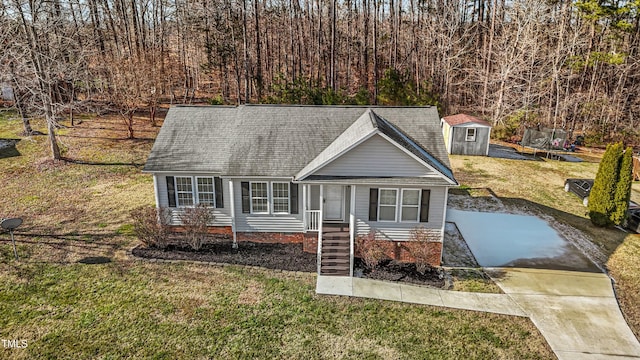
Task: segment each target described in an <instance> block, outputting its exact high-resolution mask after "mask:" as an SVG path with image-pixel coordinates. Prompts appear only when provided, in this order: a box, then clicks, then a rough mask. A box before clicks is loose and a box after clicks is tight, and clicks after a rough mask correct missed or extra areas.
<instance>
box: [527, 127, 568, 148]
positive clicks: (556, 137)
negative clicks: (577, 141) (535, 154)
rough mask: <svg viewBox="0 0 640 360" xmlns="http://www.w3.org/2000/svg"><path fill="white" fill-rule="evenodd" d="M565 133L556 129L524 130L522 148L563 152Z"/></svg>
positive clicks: (565, 139)
mask: <svg viewBox="0 0 640 360" xmlns="http://www.w3.org/2000/svg"><path fill="white" fill-rule="evenodd" d="M566 141H567V132H566V131H564V130H558V129H548V128H542V129H540V130H538V129H535V128H529V129H525V130H524V135H523V136H522V146H526V147H530V148H534V149H541V150H564V145H565V143H566Z"/></svg>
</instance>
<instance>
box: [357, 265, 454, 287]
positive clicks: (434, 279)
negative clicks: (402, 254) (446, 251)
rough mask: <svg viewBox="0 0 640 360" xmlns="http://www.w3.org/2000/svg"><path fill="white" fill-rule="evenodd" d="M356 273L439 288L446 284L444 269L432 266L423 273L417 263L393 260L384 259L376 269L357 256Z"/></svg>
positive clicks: (378, 278)
mask: <svg viewBox="0 0 640 360" xmlns="http://www.w3.org/2000/svg"><path fill="white" fill-rule="evenodd" d="M354 274H362V276H361V277H364V278H367V279H373V280H386V281H398V282H404V283H410V284H417V285H428V286H432V287H437V288H443V287H444V285H445V281H444V271H443V270H442V269H439V268H430V269H428V270H427V271H426V272H425V273H424V274H422V273H420V272H419V271H418V270H417V269H416V265H415V264H412V263H402V262H398V261H392V260H385V261H382V262H381V263H380V264H379V265H378V266H376V267H375V268H374V269H370V268H369V267H367V266H366V265H365V264H364V262H363V261H362V260H360V259H358V258H356V259H355V264H354Z"/></svg>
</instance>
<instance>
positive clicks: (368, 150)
mask: <svg viewBox="0 0 640 360" xmlns="http://www.w3.org/2000/svg"><path fill="white" fill-rule="evenodd" d="M314 174H315V175H333V176H373V177H375V176H385V177H386V176H391V175H393V176H407V177H423V176H436V173H435V172H434V171H432V170H431V169H429V168H427V167H425V166H424V165H423V164H421V163H419V162H418V161H417V160H416V159H415V158H413V157H411V156H410V155H409V154H407V153H405V152H404V151H402V150H400V149H399V148H398V147H397V146H395V145H394V144H392V143H390V142H389V141H387V140H386V139H384V138H383V137H382V136H380V135H374V136H372V137H371V138H370V139H367V140H365V141H364V142H363V143H361V144H359V145H357V146H356V147H354V148H353V149H351V150H349V151H348V152H346V153H345V154H343V155H341V156H340V157H338V158H336V159H334V160H333V161H332V162H330V163H329V164H327V165H325V166H324V167H323V168H321V169H319V170H318V171H316V172H314Z"/></svg>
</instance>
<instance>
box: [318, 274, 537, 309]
mask: <svg viewBox="0 0 640 360" xmlns="http://www.w3.org/2000/svg"><path fill="white" fill-rule="evenodd" d="M316 293H318V294H325V295H345V296H355V297H362V298H369V299H381V300H391V301H402V302H407V303H413V304H422V305H433V306H446V307H450V308H455V309H464V310H475V311H485V312H492V313H497V314H506V315H516V316H527V315H526V313H525V312H524V311H523V310H522V309H521V308H520V306H518V304H516V303H515V302H514V301H513V300H512V299H511V298H510V297H509V296H508V295H505V294H483V293H471V292H462V291H449V290H439V289H433V288H428V287H423V286H415V285H406V284H399V283H393V282H387V281H378V280H370V279H362V278H356V277H353V278H352V277H348V276H321V275H318V280H317V283H316Z"/></svg>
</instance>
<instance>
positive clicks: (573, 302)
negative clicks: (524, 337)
mask: <svg viewBox="0 0 640 360" xmlns="http://www.w3.org/2000/svg"><path fill="white" fill-rule="evenodd" d="M485 270H486V271H487V273H488V274H489V275H490V276H491V277H492V278H493V280H494V281H495V282H496V283H497V284H498V286H500V288H501V289H502V290H503V291H504V292H505V293H506V294H507V295H508V296H510V297H511V298H512V299H513V300H514V301H515V302H517V303H518V304H519V305H520V306H521V307H522V309H523V310H524V311H525V312H526V313H527V315H528V316H529V317H530V318H531V320H532V321H533V323H534V324H535V325H536V327H537V328H538V329H539V330H540V332H541V333H542V335H543V336H544V337H545V339H546V340H547V342H548V343H549V345H550V346H551V349H553V351H554V352H555V354H556V355H557V356H558V359H569V360H573V359H586V360H589V359H640V344H639V343H638V340H637V339H636V337H635V336H634V335H633V332H631V329H629V326H627V323H626V321H625V319H624V317H623V316H622V312H621V311H620V308H619V306H618V302H617V300H616V298H615V294H614V293H613V288H612V285H611V280H610V279H609V277H608V276H606V275H605V274H602V273H585V272H575V271H558V270H539V269H504V268H500V269H485Z"/></svg>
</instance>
